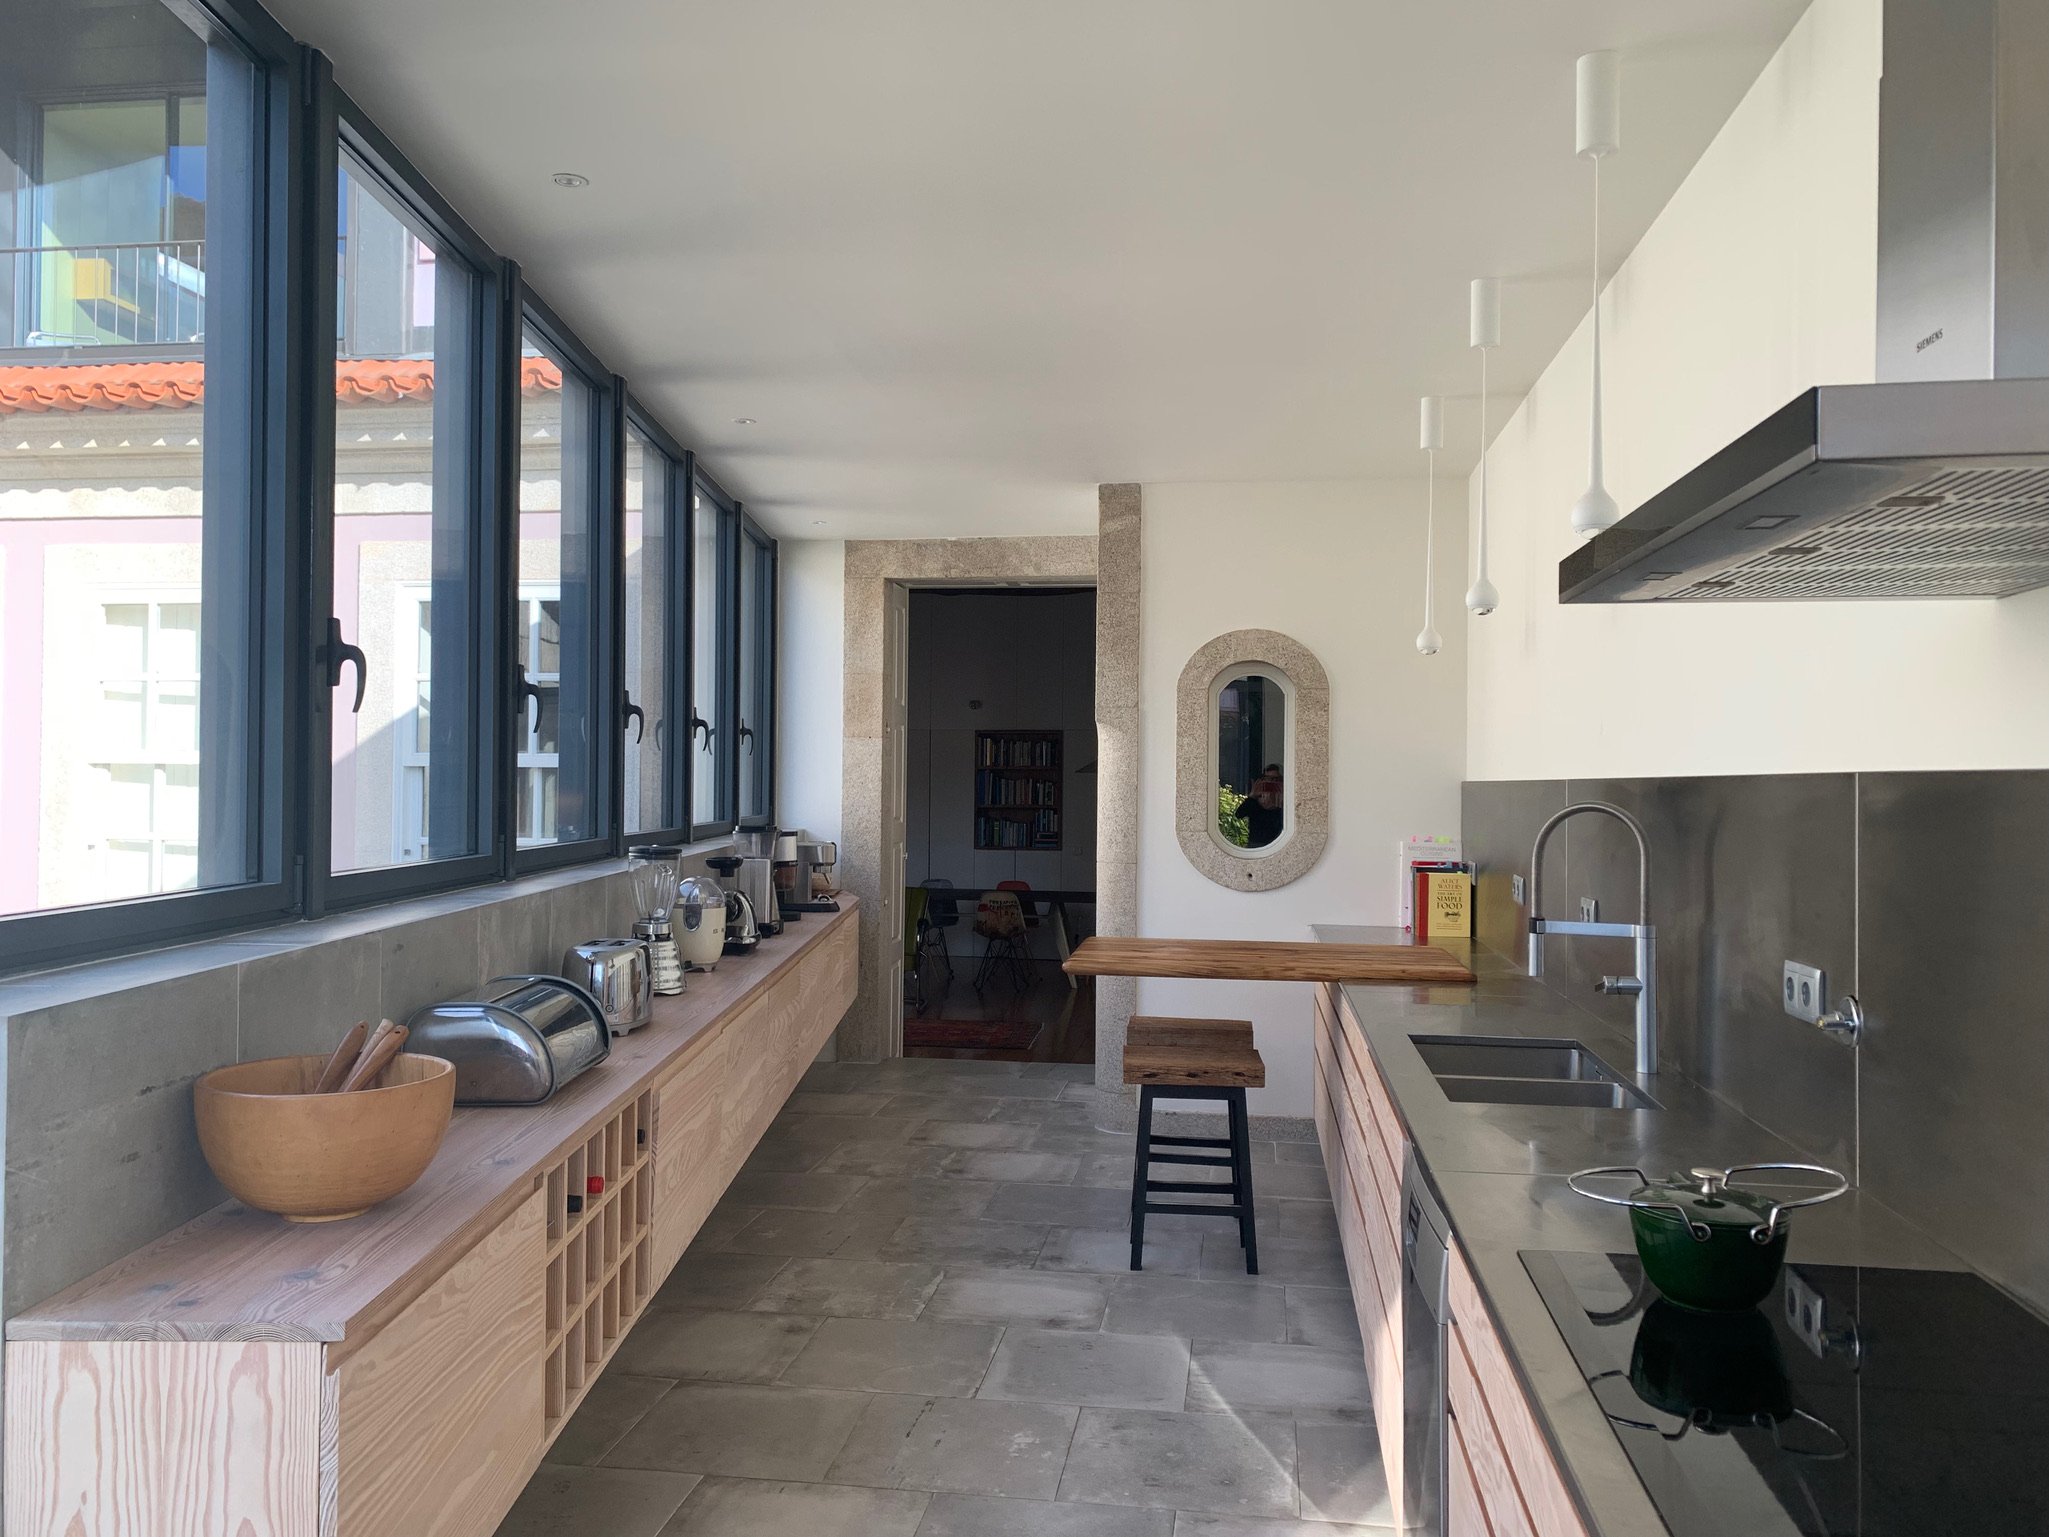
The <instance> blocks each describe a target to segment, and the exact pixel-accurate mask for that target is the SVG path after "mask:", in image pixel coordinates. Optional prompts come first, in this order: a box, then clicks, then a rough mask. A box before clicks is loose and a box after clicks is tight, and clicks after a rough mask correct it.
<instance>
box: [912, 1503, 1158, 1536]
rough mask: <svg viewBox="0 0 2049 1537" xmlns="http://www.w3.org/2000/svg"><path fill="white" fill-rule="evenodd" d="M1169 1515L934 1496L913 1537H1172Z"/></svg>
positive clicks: (1064, 1504) (1112, 1506) (1092, 1506)
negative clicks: (923, 1519)
mask: <svg viewBox="0 0 2049 1537" xmlns="http://www.w3.org/2000/svg"><path fill="white" fill-rule="evenodd" d="M1173 1531H1174V1514H1173V1512H1172V1511H1166V1510H1133V1509H1129V1508H1119V1507H1118V1506H1115V1505H1069V1504H1066V1503H1060V1504H1056V1503H1054V1502H1053V1501H1051V1500H997V1499H989V1498H987V1497H985V1496H983V1495H976V1494H935V1495H933V1496H932V1503H931V1504H930V1505H927V1506H926V1507H925V1521H924V1524H923V1525H921V1526H920V1527H919V1528H918V1532H917V1537H1173Z"/></svg>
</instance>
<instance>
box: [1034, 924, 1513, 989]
mask: <svg viewBox="0 0 2049 1537" xmlns="http://www.w3.org/2000/svg"><path fill="white" fill-rule="evenodd" d="M1066 969H1067V970H1068V971H1069V972H1071V973H1073V974H1074V975H1076V976H1082V977H1201V978H1204V979H1207V980H1210V981H1220V982H1411V983H1426V982H1429V983H1434V982H1470V981H1472V980H1473V973H1472V971H1471V969H1470V968H1468V967H1467V966H1466V965H1465V964H1464V963H1462V962H1461V961H1459V960H1457V959H1455V958H1454V957H1453V956H1451V955H1450V954H1449V953H1448V952H1446V951H1443V950H1440V949H1438V948H1437V947H1436V946H1435V945H1324V944H1317V943H1315V942H1313V941H1309V940H1280V939H1115V938H1110V937H1107V936H1105V935H1101V934H1098V935H1095V936H1094V937H1092V938H1089V939H1085V940H1083V941H1082V942H1081V943H1080V944H1079V945H1078V946H1076V947H1075V951H1074V954H1072V955H1070V956H1069V957H1068V958H1067V961H1066Z"/></svg>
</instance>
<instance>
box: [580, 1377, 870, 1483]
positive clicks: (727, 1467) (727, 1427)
mask: <svg viewBox="0 0 2049 1537" xmlns="http://www.w3.org/2000/svg"><path fill="white" fill-rule="evenodd" d="M867 1402H868V1399H867V1395H865V1394H862V1393H841V1392H834V1391H831V1390H828V1389H825V1388H798V1387H783V1386H773V1387H763V1386H759V1385H757V1384H754V1383H747V1382H679V1383H677V1384H676V1386H675V1387H673V1388H671V1389H670V1390H669V1391H668V1392H667V1393H666V1394H664V1395H663V1396H662V1399H661V1401H660V1402H659V1403H657V1404H656V1405H655V1406H654V1407H653V1408H652V1409H650V1410H648V1412H647V1413H646V1414H644V1415H642V1416H641V1417H640V1422H639V1423H638V1424H637V1425H635V1426H634V1427H633V1429H631V1430H629V1431H628V1432H627V1433H626V1434H625V1436H624V1437H623V1438H622V1439H621V1440H620V1442H619V1444H618V1445H617V1446H615V1447H613V1448H612V1449H611V1450H610V1451H609V1452H607V1453H606V1454H605V1457H604V1462H603V1465H604V1466H605V1467H617V1468H656V1469H660V1470H662V1471H665V1472H674V1473H711V1474H718V1475H721V1476H724V1477H728V1478H796V1479H804V1480H807V1481H810V1482H816V1481H818V1480H819V1479H822V1478H824V1477H825V1470H826V1469H827V1468H829V1467H831V1466H832V1460H833V1458H835V1457H837V1456H838V1455H839V1450H840V1447H841V1446H842V1445H843V1444H844V1443H845V1441H846V1439H847V1432H848V1431H850V1430H852V1429H853V1428H854V1421H855V1420H857V1419H859V1418H860V1417H861V1410H862V1409H863V1408H864V1407H866V1405H867Z"/></svg>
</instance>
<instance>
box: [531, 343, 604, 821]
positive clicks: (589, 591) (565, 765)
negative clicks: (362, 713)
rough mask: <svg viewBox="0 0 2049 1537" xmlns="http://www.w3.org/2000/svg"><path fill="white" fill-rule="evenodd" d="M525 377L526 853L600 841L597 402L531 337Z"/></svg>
mask: <svg viewBox="0 0 2049 1537" xmlns="http://www.w3.org/2000/svg"><path fill="white" fill-rule="evenodd" d="M525 354H526V355H525V357H524V359H523V360H522V365H521V369H520V396H521V398H520V424H519V592H520V645H519V658H518V660H519V663H520V666H521V668H522V669H523V676H524V679H525V683H526V686H527V689H528V690H529V691H530V692H528V693H527V694H526V695H525V696H524V698H523V709H524V711H525V719H524V721H523V722H522V723H521V725H520V727H519V729H518V730H517V731H516V732H515V736H516V738H517V742H518V766H517V778H518V785H519V803H520V817H519V841H520V843H521V844H522V845H528V844H537V843H569V842H574V841H577V840H579V839H584V838H595V837H597V836H598V835H599V834H600V833H601V832H602V831H603V829H602V828H601V827H600V826H599V825H598V809H599V803H598V795H597V784H598V777H597V764H598V753H597V741H596V739H595V737H594V736H593V734H592V733H593V729H594V726H595V724H596V722H597V721H598V720H599V719H600V718H601V712H599V711H598V710H596V709H595V708H594V706H595V704H596V694H597V690H596V683H597V676H598V672H597V641H598V629H597V621H596V609H595V602H594V600H595V597H596V589H595V585H594V583H595V580H596V576H597V563H596V558H595V551H594V544H595V534H596V531H597V517H596V515H597V453H596V445H597V419H596V414H597V413H596V407H597V396H596V392H595V391H594V390H592V388H591V387H590V385H589V383H588V382H586V381H585V379H584V378H583V376H582V375H581V374H579V373H578V372H577V371H576V370H575V369H574V368H570V367H565V366H564V365H563V363H562V360H561V359H559V358H557V357H555V356H553V355H552V354H551V353H550V352H549V350H548V348H547V347H546V346H545V345H544V344H543V342H542V341H541V339H540V337H539V336H538V335H537V334H535V332H534V331H533V330H532V329H531V328H529V329H528V331H527V335H526V347H525Z"/></svg>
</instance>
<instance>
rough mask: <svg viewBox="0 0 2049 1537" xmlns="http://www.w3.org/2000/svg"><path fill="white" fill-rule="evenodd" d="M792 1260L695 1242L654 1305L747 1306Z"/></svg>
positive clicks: (678, 1263) (652, 1300)
mask: <svg viewBox="0 0 2049 1537" xmlns="http://www.w3.org/2000/svg"><path fill="white" fill-rule="evenodd" d="M788 1263H789V1261H788V1260H787V1259H784V1258H783V1257H782V1256H781V1255H776V1254H725V1253H710V1252H704V1251H700V1250H699V1249H698V1248H697V1247H696V1246H695V1245H693V1246H692V1247H691V1248H690V1249H689V1250H688V1251H687V1252H686V1253H685V1254H684V1256H683V1258H682V1259H680V1260H678V1261H677V1262H676V1268H675V1269H674V1270H672V1271H670V1272H669V1279H668V1280H666V1281H664V1282H663V1283H662V1286H661V1289H660V1290H659V1291H657V1292H656V1293H655V1294H654V1296H653V1297H652V1298H651V1299H649V1302H648V1306H649V1307H652V1308H743V1307H745V1306H747V1304H748V1303H750V1302H752V1301H753V1300H754V1298H755V1296H756V1295H757V1294H758V1293H759V1292H760V1291H761V1289H762V1287H764V1286H766V1285H768V1282H769V1278H770V1277H771V1276H773V1275H774V1274H775V1273H776V1272H777V1271H778V1270H781V1269H782V1268H783V1266H784V1265H786V1264H788Z"/></svg>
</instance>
